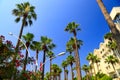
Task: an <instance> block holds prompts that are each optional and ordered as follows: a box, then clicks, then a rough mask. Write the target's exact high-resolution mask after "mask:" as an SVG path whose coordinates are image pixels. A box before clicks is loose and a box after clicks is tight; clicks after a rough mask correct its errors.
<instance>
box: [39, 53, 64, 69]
mask: <svg viewBox="0 0 120 80" xmlns="http://www.w3.org/2000/svg"><path fill="white" fill-rule="evenodd" d="M65 53H66V52H61V53H59V54H57V55H55V56H54V57H51V58H49V59H47V60H46V61H45V62H44V63H42V65H41V66H40V68H41V67H42V66H43V65H44V64H46V62H48V61H49V60H50V59H54V58H56V57H58V56H62V55H65Z"/></svg>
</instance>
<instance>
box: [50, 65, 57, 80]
mask: <svg viewBox="0 0 120 80" xmlns="http://www.w3.org/2000/svg"><path fill="white" fill-rule="evenodd" d="M51 69H52V75H53V80H57V70H58V65H57V64H52V66H51Z"/></svg>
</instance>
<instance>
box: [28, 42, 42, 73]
mask: <svg viewBox="0 0 120 80" xmlns="http://www.w3.org/2000/svg"><path fill="white" fill-rule="evenodd" d="M30 49H31V50H33V51H36V64H37V61H38V54H39V51H40V50H41V44H40V42H37V41H33V42H32V44H31V45H30ZM36 71H37V65H36V66H35V72H36Z"/></svg>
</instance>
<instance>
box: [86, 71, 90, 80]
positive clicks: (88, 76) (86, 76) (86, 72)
mask: <svg viewBox="0 0 120 80" xmlns="http://www.w3.org/2000/svg"><path fill="white" fill-rule="evenodd" d="M85 74H86V77H87V80H89V76H88V74H87V71H85Z"/></svg>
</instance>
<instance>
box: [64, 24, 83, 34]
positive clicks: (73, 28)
mask: <svg viewBox="0 0 120 80" xmlns="http://www.w3.org/2000/svg"><path fill="white" fill-rule="evenodd" d="M78 26H79V24H76V23H75V22H71V23H69V24H68V25H67V27H66V28H65V31H68V32H70V33H75V35H76V31H79V30H81V29H80V28H78Z"/></svg>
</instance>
